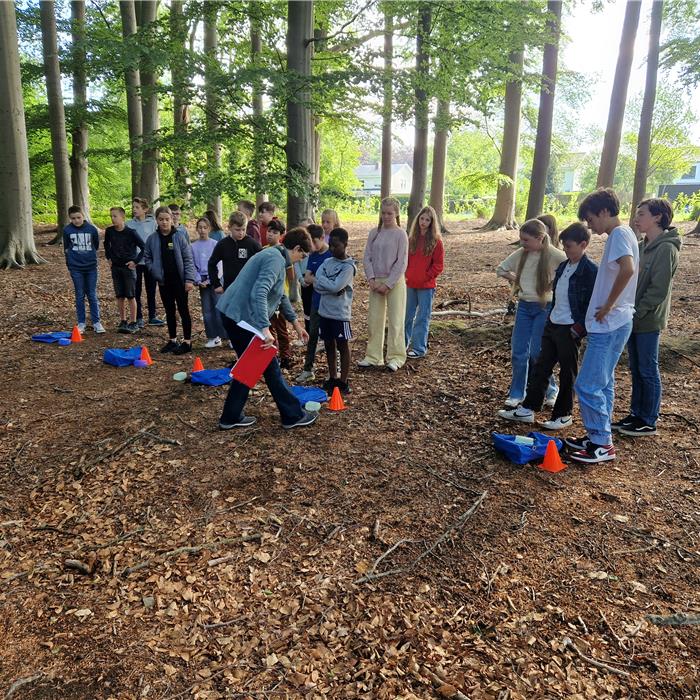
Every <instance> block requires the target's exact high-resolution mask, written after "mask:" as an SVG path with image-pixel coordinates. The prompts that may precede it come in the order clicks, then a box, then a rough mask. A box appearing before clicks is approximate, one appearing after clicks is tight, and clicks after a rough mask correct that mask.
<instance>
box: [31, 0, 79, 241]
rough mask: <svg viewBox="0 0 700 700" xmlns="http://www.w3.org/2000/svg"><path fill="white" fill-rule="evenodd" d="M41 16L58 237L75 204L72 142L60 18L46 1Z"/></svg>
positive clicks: (41, 5) (42, 4) (41, 8)
mask: <svg viewBox="0 0 700 700" xmlns="http://www.w3.org/2000/svg"><path fill="white" fill-rule="evenodd" d="M39 6H40V12H41V46H42V51H43V55H44V74H45V75H46V95H47V98H48V104H49V127H50V130H51V155H52V158H53V173H54V177H55V178H56V215H57V222H58V237H57V241H59V240H60V236H61V234H62V233H63V226H64V224H65V223H66V222H67V221H68V207H69V206H70V205H71V204H72V203H73V201H72V199H73V195H72V193H71V183H70V167H69V165H68V140H67V138H66V115H65V112H64V109H63V95H62V94H61V67H60V65H59V63H58V40H57V38H56V15H55V13H54V3H53V2H52V1H51V0H43V2H41V3H39Z"/></svg>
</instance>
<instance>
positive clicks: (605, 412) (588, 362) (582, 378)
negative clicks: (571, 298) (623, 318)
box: [576, 321, 632, 445]
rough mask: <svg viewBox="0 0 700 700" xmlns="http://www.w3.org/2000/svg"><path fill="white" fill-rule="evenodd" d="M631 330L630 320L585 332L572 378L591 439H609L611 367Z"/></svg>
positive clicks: (612, 396)
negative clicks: (608, 329) (613, 327)
mask: <svg viewBox="0 0 700 700" xmlns="http://www.w3.org/2000/svg"><path fill="white" fill-rule="evenodd" d="M631 331H632V321H630V322H629V323H626V324H625V325H624V326H622V327H620V328H618V329H616V330H614V331H611V332H610V333H589V334H588V346H587V347H586V354H585V355H584V356H583V362H582V363H581V369H580V370H579V373H578V379H577V380H576V393H577V394H578V403H579V408H580V410H581V419H582V420H583V425H584V427H585V428H586V431H587V432H588V437H589V439H590V440H591V442H593V443H595V444H596V445H609V444H611V443H612V432H611V430H610V423H611V421H612V412H613V403H614V401H615V367H616V366H617V363H618V361H619V359H620V355H621V354H622V351H623V350H624V348H625V343H626V342H627V339H628V338H629V337H630V332H631Z"/></svg>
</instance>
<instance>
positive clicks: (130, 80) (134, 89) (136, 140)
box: [119, 0, 143, 198]
mask: <svg viewBox="0 0 700 700" xmlns="http://www.w3.org/2000/svg"><path fill="white" fill-rule="evenodd" d="M119 11H120V13H121V18H122V37H123V38H124V39H125V40H128V38H129V37H130V36H132V35H134V34H136V31H137V24H136V8H135V6H134V0H120V2H119ZM124 84H125V86H126V113H127V119H128V122H129V149H130V153H129V156H130V160H131V197H132V198H133V197H140V196H141V139H142V137H143V115H142V113H141V77H140V74H139V69H138V67H128V68H126V70H125V71H124Z"/></svg>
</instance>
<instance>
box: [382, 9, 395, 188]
mask: <svg viewBox="0 0 700 700" xmlns="http://www.w3.org/2000/svg"><path fill="white" fill-rule="evenodd" d="M393 79H394V16H393V15H392V14H391V11H390V10H389V9H387V10H386V11H385V12H384V81H383V90H384V106H383V109H382V178H381V185H380V191H381V198H382V199H384V198H385V197H388V196H389V195H390V194H391V131H392V129H391V122H392V113H393V103H394V83H393Z"/></svg>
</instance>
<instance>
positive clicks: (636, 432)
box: [618, 418, 656, 437]
mask: <svg viewBox="0 0 700 700" xmlns="http://www.w3.org/2000/svg"><path fill="white" fill-rule="evenodd" d="M618 432H620V433H622V434H623V435H627V436H629V437H644V436H645V435H656V426H655V425H649V424H648V423H645V422H644V421H643V420H642V419H641V418H635V419H634V422H633V423H624V424H623V425H622V426H621V427H620V428H618Z"/></svg>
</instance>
